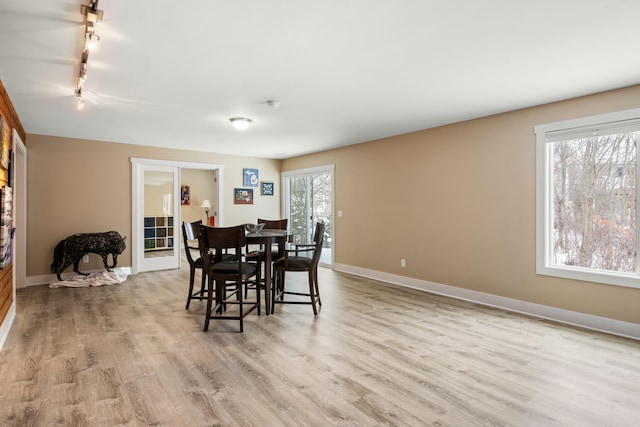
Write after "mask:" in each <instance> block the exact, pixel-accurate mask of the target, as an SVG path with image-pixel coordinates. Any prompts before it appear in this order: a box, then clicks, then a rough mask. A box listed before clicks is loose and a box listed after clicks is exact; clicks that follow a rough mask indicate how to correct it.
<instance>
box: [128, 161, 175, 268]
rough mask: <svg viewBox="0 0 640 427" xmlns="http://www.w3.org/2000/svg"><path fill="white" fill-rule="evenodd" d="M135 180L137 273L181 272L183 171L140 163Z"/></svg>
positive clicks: (135, 169)
mask: <svg viewBox="0 0 640 427" xmlns="http://www.w3.org/2000/svg"><path fill="white" fill-rule="evenodd" d="M133 176H134V179H133V186H134V191H133V202H132V204H133V209H132V211H133V227H132V234H133V239H132V240H133V242H132V245H131V247H132V251H133V257H132V258H133V272H134V273H138V272H143V271H155V270H167V269H173V268H179V267H180V252H179V250H180V227H179V226H178V224H180V190H179V168H178V166H172V165H166V164H156V163H154V162H143V161H138V162H134V163H133Z"/></svg>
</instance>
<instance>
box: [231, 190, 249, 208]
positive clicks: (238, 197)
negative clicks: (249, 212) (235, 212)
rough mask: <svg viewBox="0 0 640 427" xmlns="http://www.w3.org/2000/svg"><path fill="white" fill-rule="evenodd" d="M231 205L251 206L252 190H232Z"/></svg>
mask: <svg viewBox="0 0 640 427" xmlns="http://www.w3.org/2000/svg"><path fill="white" fill-rule="evenodd" d="M233 203H234V204H236V205H252V204H253V189H252V188H234V189H233Z"/></svg>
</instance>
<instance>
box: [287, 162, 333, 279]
mask: <svg viewBox="0 0 640 427" xmlns="http://www.w3.org/2000/svg"><path fill="white" fill-rule="evenodd" d="M335 169H336V165H335V164H330V165H324V166H316V167H312V168H305V169H296V170H290V171H286V172H282V173H281V174H280V176H281V185H280V188H282V195H281V197H282V199H281V205H282V206H281V208H282V212H283V213H284V215H285V216H286V217H290V216H291V215H290V213H291V200H290V198H289V194H290V191H289V179H290V178H293V177H300V176H313V175H321V174H325V173H327V174H329V175H331V218H332V221H333V223H332V224H331V225H332V226H331V235H330V237H331V265H327V264H323V263H321V264H322V265H324V266H325V267H331V268H333V266H334V265H335V262H336V259H335V257H336V248H335V243H336V239H335V232H336V231H335V230H336V220H335V218H336V215H335V212H336V204H335V188H336V184H335Z"/></svg>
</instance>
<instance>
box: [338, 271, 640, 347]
mask: <svg viewBox="0 0 640 427" xmlns="http://www.w3.org/2000/svg"><path fill="white" fill-rule="evenodd" d="M333 268H334V270H336V271H341V272H344V273H349V274H354V275H356V276H363V277H367V278H370V279H375V280H379V281H381V282H386V283H389V284H393V285H398V286H404V287H407V288H412V289H418V290H421V291H426V292H431V293H434V294H438V295H444V296H447V297H451V298H456V299H460V300H465V301H470V302H474V303H478V304H482V305H486V306H490V307H496V308H501V309H504V310H508V311H513V312H516V313H521V314H526V315H529V316H535V317H539V318H543V319H548V320H553V321H555V322H559V323H564V324H567V325H572V326H578V327H581V328H586V329H591V330H594V331H599V332H605V333H608V334H612V335H618V336H622V337H625V338H631V339H635V340H640V324H638V323H631V322H624V321H621V320H614V319H610V318H607V317H600V316H594V315H591V314H585V313H579V312H576V311H570V310H564V309H561V308H555V307H549V306H546V305H541V304H534V303H531V302H526V301H521V300H517V299H513V298H505V297H501V296H497V295H492V294H487V293H484V292H478V291H472V290H469V289H463V288H457V287H455V286H448V285H441V284H439V283H434V282H427V281H425V280H419V279H413V278H411V277H404V276H399V275H396V274H389V273H384V272H381V271H375V270H369V269H366V268H360V267H354V266H351V265H346V264H334V266H333Z"/></svg>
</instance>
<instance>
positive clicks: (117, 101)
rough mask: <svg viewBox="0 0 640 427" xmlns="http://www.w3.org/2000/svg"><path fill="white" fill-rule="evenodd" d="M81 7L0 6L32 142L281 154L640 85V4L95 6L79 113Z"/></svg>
mask: <svg viewBox="0 0 640 427" xmlns="http://www.w3.org/2000/svg"><path fill="white" fill-rule="evenodd" d="M81 4H89V0H77V1H74V0H0V79H1V80H2V81H3V83H4V85H5V88H6V89H7V91H8V93H9V95H10V97H11V100H12V102H13V104H14V106H15V108H16V110H17V112H18V115H19V116H20V119H21V121H22V124H23V125H24V127H25V130H26V131H27V133H33V134H46V135H56V136H65V137H73V138H85V139H94V140H101V141H111V142H120V143H130V144H142V145H154V146H160V147H173V148H181V149H188V150H198V151H211V152H216V153H229V154H239V155H250V156H256V157H268V158H288V157H293V156H296V155H300V154H304V153H310V152H316V151H321V150H325V149H329V148H332V147H339V146H345V145H350V144H355V143H359V142H364V141H368V140H372V139H377V138H382V137H386V136H391V135H397V134H401V133H406V132H411V131H416V130H420V129H426V128H430V127H434V126H439V125H443V124H447V123H453V122H458V121H462V120H467V119H471V118H476V117H481V116H486V115H490V114H495V113H500V112H504V111H509V110H514V109H518V108H523V107H528V106H532V105H539V104H544V103H548V102H552V101H557V100H562V99H567V98H572V97H576V96H580V95H586V94H591V93H595V92H600V91H605V90H609V89H615V88H620V87H624V86H630V85H634V84H638V83H640V56H639V55H638V47H639V45H640V43H639V42H640V25H639V24H638V17H640V1H638V0H534V1H532V0H482V1H480V0H447V1H442V0H440V1H436V0H393V1H391V0H389V1H386V0H323V1H321V0H233V1H221V0H191V1H188V2H182V1H176V0H171V1H169V0H135V1H131V0H100V1H99V3H98V7H99V9H102V10H103V11H104V19H103V20H102V22H101V23H100V24H99V25H98V27H97V31H96V32H97V34H99V35H100V37H101V42H100V46H99V48H98V50H97V51H96V52H94V53H91V54H90V56H89V61H88V79H87V83H86V85H85V89H84V94H85V98H86V100H87V101H86V107H85V109H84V110H82V111H78V110H76V103H75V94H74V91H75V86H76V83H77V75H78V69H79V62H80V56H81V50H82V40H83V35H84V24H83V16H82V15H81V14H80V5H81ZM269 99H275V100H278V101H279V102H280V107H279V108H271V107H268V106H267V105H266V102H265V101H267V100H269ZM233 116H246V117H249V118H251V119H252V120H253V122H254V123H253V126H252V127H251V128H250V129H249V130H247V131H244V132H239V131H236V130H235V129H233V128H232V127H231V125H230V123H229V118H230V117H233ZM27 143H28V141H27Z"/></svg>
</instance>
